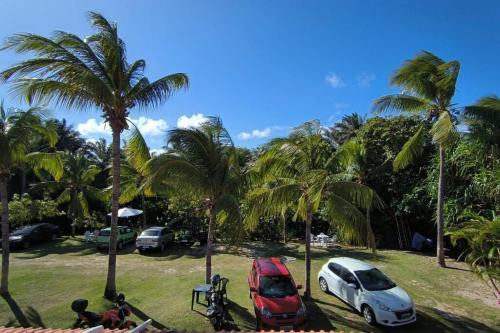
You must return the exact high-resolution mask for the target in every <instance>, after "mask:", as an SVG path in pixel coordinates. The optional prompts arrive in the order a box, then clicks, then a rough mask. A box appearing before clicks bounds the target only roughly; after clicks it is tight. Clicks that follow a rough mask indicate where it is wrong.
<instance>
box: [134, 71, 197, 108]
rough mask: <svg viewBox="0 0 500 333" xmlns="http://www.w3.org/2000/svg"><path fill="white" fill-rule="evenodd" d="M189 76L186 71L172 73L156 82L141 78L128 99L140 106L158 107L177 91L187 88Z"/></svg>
mask: <svg viewBox="0 0 500 333" xmlns="http://www.w3.org/2000/svg"><path fill="white" fill-rule="evenodd" d="M188 86H189V78H188V76H187V75H186V74H184V73H176V74H170V75H167V76H164V77H162V78H161V79H158V80H156V81H154V82H149V81H147V80H144V79H141V80H139V81H138V82H137V83H136V84H135V86H134V87H133V88H132V89H131V90H130V92H129V93H128V95H127V97H126V98H127V100H129V101H131V102H133V103H135V104H136V105H137V106H139V107H143V108H145V107H149V106H153V107H156V106H158V105H160V104H161V103H163V102H164V101H166V100H167V99H168V98H170V96H171V95H172V94H173V93H175V92H176V91H178V90H180V89H182V88H187V87H188Z"/></svg>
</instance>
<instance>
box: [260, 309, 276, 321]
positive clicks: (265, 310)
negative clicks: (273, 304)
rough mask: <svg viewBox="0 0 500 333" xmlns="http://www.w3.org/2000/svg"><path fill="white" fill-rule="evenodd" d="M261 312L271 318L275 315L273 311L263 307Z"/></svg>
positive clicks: (265, 316)
mask: <svg viewBox="0 0 500 333" xmlns="http://www.w3.org/2000/svg"><path fill="white" fill-rule="evenodd" d="M260 313H261V314H262V316H263V317H264V318H267V319H271V318H272V317H273V313H272V312H271V311H269V310H268V309H266V308H262V310H260Z"/></svg>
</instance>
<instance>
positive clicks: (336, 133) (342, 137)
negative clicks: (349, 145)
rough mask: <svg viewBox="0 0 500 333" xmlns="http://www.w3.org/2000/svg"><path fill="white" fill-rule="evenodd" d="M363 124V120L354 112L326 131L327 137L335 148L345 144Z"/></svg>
mask: <svg viewBox="0 0 500 333" xmlns="http://www.w3.org/2000/svg"><path fill="white" fill-rule="evenodd" d="M364 124H365V119H364V118H363V117H361V116H360V115H359V114H357V113H356V112H354V113H352V114H350V115H346V116H343V117H342V120H341V121H340V122H339V123H336V124H335V125H334V126H332V127H331V128H330V130H329V131H328V136H329V137H330V139H331V140H332V141H333V143H334V144H335V145H337V146H340V145H342V144H344V143H345V142H347V141H348V140H349V139H351V138H353V137H354V136H356V132H357V131H358V130H359V129H360V128H361V127H362V126H363V125H364Z"/></svg>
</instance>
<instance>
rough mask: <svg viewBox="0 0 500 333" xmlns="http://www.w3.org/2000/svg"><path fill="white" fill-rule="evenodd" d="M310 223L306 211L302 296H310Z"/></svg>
mask: <svg viewBox="0 0 500 333" xmlns="http://www.w3.org/2000/svg"><path fill="white" fill-rule="evenodd" d="M311 224H312V213H311V211H308V212H307V218H306V255H305V260H306V276H305V280H306V287H305V290H304V297H305V298H311Z"/></svg>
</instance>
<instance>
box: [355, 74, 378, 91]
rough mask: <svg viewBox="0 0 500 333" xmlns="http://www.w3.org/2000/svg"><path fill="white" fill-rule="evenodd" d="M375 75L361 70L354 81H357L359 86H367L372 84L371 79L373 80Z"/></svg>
mask: <svg viewBox="0 0 500 333" xmlns="http://www.w3.org/2000/svg"><path fill="white" fill-rule="evenodd" d="M376 77H377V76H376V75H375V73H366V72H363V73H361V74H360V75H359V76H358V77H357V78H356V81H357V82H358V87H361V88H368V87H370V86H371V85H372V81H373V80H375V78H376Z"/></svg>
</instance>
